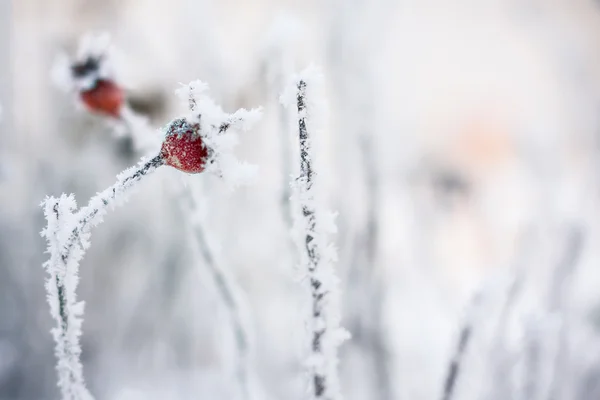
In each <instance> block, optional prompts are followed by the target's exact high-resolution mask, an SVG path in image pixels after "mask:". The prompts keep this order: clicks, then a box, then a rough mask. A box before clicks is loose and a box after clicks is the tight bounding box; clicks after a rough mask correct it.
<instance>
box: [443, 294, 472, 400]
mask: <svg viewBox="0 0 600 400" xmlns="http://www.w3.org/2000/svg"><path fill="white" fill-rule="evenodd" d="M481 301H482V293H481V292H479V291H478V292H477V293H476V294H475V295H474V296H473V299H472V300H471V304H470V305H469V308H470V310H469V311H468V314H467V316H466V318H465V320H464V322H463V325H462V327H461V329H460V334H459V336H458V343H457V346H456V348H455V350H454V354H453V355H452V358H451V359H450V364H448V369H447V370H446V378H445V379H444V387H443V390H442V397H441V398H442V400H452V398H453V397H454V393H455V390H456V383H457V382H458V378H459V377H460V372H461V368H462V363H463V360H464V357H465V354H466V352H467V350H468V347H469V343H470V342H471V338H472V336H473V325H474V322H475V310H476V309H477V308H478V307H479V305H480V303H481Z"/></svg>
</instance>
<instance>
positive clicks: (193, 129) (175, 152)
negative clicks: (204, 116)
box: [160, 119, 208, 174]
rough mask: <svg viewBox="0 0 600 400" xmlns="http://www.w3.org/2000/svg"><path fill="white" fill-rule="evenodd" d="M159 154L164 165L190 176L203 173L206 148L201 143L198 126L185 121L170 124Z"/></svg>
mask: <svg viewBox="0 0 600 400" xmlns="http://www.w3.org/2000/svg"><path fill="white" fill-rule="evenodd" d="M160 154H161V156H162V157H163V159H164V160H165V164H167V165H170V166H171V167H173V168H177V169H178V170H180V171H183V172H187V173H190V174H197V173H200V172H202V171H204V166H205V165H206V160H207V159H208V148H207V147H206V146H205V145H204V143H203V142H202V138H201V136H200V125H199V124H197V123H189V122H188V121H186V120H185V119H176V120H175V121H173V122H171V124H170V125H169V127H168V129H167V134H166V137H165V140H164V141H163V144H162V148H161V152H160Z"/></svg>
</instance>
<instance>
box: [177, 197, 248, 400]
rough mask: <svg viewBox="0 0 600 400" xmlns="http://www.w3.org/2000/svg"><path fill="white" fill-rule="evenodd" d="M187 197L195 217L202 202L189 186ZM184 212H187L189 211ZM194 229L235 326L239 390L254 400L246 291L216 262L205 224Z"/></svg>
mask: <svg viewBox="0 0 600 400" xmlns="http://www.w3.org/2000/svg"><path fill="white" fill-rule="evenodd" d="M184 195H185V196H186V197H187V198H188V203H189V204H190V206H189V208H190V212H191V213H192V214H194V213H197V212H198V208H199V204H198V203H199V202H198V198H197V196H196V195H195V193H194V191H193V190H192V188H191V187H189V186H187V187H186V188H185V192H184ZM183 208H184V209H185V208H186V207H183ZM191 228H192V230H193V235H194V238H195V240H196V245H197V248H198V250H199V252H200V255H201V256H202V259H203V260H204V265H205V267H206V268H207V270H208V272H209V274H210V276H211V278H212V279H213V281H214V284H215V288H216V291H217V295H218V297H219V300H220V303H221V304H222V305H223V306H224V308H225V311H226V312H227V316H228V320H229V322H230V324H231V330H232V332H233V336H234V347H235V357H236V363H235V364H236V365H235V368H236V370H235V374H236V379H237V382H238V386H239V395H240V398H241V399H243V400H251V399H253V398H254V396H253V395H252V393H253V391H252V386H251V374H250V363H251V346H250V334H249V328H248V326H247V323H246V321H247V319H246V318H244V313H243V307H242V305H243V304H244V302H243V301H242V299H241V297H242V294H243V292H242V289H241V288H240V287H239V285H237V283H236V281H235V279H233V277H232V276H230V274H228V273H227V271H226V270H225V269H224V268H222V267H221V263H220V262H219V261H218V260H217V259H216V257H215V255H214V252H213V251H212V249H211V247H210V245H209V243H208V241H207V240H206V237H207V236H206V231H205V229H204V226H203V224H202V223H201V222H200V221H197V220H195V221H194V222H193V223H191Z"/></svg>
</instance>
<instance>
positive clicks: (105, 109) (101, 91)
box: [80, 79, 125, 118]
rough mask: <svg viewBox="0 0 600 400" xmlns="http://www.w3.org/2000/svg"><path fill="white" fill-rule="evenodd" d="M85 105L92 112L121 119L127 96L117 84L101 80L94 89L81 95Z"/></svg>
mask: <svg viewBox="0 0 600 400" xmlns="http://www.w3.org/2000/svg"><path fill="white" fill-rule="evenodd" d="M80 96H81V100H82V101H83V104H85V106H86V107H87V108H88V109H89V110H90V111H92V112H95V113H98V114H105V115H108V116H111V117H113V118H119V116H120V114H121V107H122V106H123V102H124V101H125V94H124V93H123V89H121V88H120V87H119V86H118V85H117V84H116V83H114V82H112V81H110V80H104V79H100V80H98V81H97V82H96V84H95V85H94V87H93V88H91V89H88V90H85V91H82V92H81V93H80Z"/></svg>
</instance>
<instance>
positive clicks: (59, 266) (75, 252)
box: [41, 156, 163, 400]
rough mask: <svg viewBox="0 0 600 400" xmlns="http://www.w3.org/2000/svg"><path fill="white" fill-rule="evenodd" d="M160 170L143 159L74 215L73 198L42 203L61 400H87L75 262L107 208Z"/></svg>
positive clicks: (155, 161)
mask: <svg viewBox="0 0 600 400" xmlns="http://www.w3.org/2000/svg"><path fill="white" fill-rule="evenodd" d="M162 164H163V160H162V158H161V157H160V156H156V157H154V158H152V159H150V160H147V159H142V161H141V162H140V164H139V165H138V166H137V167H132V168H129V169H127V170H126V171H124V172H122V173H121V174H119V176H118V177H117V182H116V183H115V184H114V185H113V186H111V187H109V188H108V189H106V190H104V191H103V192H101V193H98V194H97V195H96V196H94V197H92V199H90V201H89V203H88V205H87V206H86V207H83V208H81V209H80V210H77V204H76V202H75V197H74V196H73V195H65V194H63V195H62V196H61V197H60V198H58V199H57V198H54V197H47V198H46V199H45V200H44V201H43V202H42V207H43V208H44V215H45V217H46V221H47V226H46V228H45V229H43V230H42V232H41V234H42V236H43V237H45V238H46V241H47V242H48V250H47V253H49V254H50V259H49V260H48V261H47V262H46V263H44V269H45V270H46V272H47V273H48V278H47V280H46V292H47V299H48V303H49V305H50V314H51V316H52V318H53V319H54V320H55V322H56V327H55V328H54V329H52V336H53V338H54V341H55V342H56V348H55V354H56V358H57V366H56V369H57V373H58V386H59V387H60V390H61V396H62V399H63V400H88V399H92V398H93V397H92V396H91V394H90V393H89V392H88V390H87V389H86V387H85V382H84V379H83V370H82V366H81V362H80V360H79V357H80V355H81V346H80V344H79V337H80V336H81V325H82V321H83V320H82V316H83V302H77V296H76V293H75V292H76V289H77V285H78V283H79V276H78V272H79V262H80V261H81V259H82V258H83V256H84V254H85V251H86V250H87V249H88V248H89V246H90V233H91V228H92V227H94V226H96V225H98V224H99V223H101V222H102V217H103V216H104V215H105V214H106V212H107V210H108V207H109V206H110V207H114V206H116V205H117V204H119V203H121V202H123V201H124V200H126V198H127V195H128V192H129V190H130V189H132V188H133V187H134V186H135V184H136V183H138V182H139V181H140V180H141V179H142V178H143V177H144V176H146V175H148V174H149V173H151V172H153V171H154V170H155V169H156V168H158V167H159V166H161V165H162Z"/></svg>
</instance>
